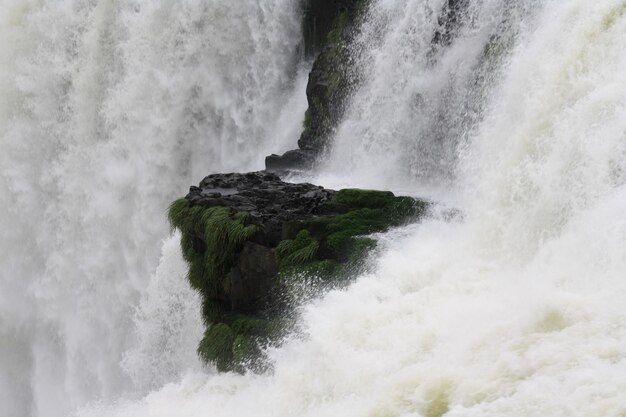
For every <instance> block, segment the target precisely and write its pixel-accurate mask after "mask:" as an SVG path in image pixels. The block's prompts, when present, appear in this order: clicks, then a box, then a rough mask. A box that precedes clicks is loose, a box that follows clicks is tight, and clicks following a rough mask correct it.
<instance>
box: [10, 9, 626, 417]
mask: <svg viewBox="0 0 626 417" xmlns="http://www.w3.org/2000/svg"><path fill="white" fill-rule="evenodd" d="M162 3H164V2H152V3H149V4H143V3H142V2H122V1H118V2H113V1H110V2H105V1H101V2H89V1H82V2H79V1H76V2H70V1H66V2H63V1H58V2H53V3H50V4H45V5H44V4H43V3H38V2H34V1H33V2H25V1H19V2H17V1H16V2H15V3H12V2H9V1H7V0H4V2H3V3H0V4H1V9H0V12H1V13H0V19H2V20H0V31H1V35H2V39H3V40H9V42H6V44H2V45H1V46H0V48H1V50H0V52H2V54H1V56H0V59H1V60H2V61H1V62H2V66H1V67H0V70H1V71H2V77H0V91H1V93H2V97H3V101H2V102H1V103H0V134H1V136H0V140H1V142H0V149H1V150H2V153H0V169H1V170H0V198H1V199H2V201H1V203H2V204H1V205H0V210H1V216H0V227H2V231H3V232H2V241H1V242H0V244H1V245H2V246H1V247H0V249H1V252H0V268H1V269H0V272H1V273H2V276H1V281H0V337H1V339H0V367H1V369H2V373H1V374H0V404H3V406H4V405H5V404H8V406H5V408H4V409H1V410H0V413H6V415H7V416H23V415H29V414H30V415H36V416H57V415H65V414H66V413H68V412H69V411H70V410H74V412H76V413H77V414H78V415H79V416H83V417H95V416H98V417H100V416H111V417H114V416H115V417H122V416H129V417H130V416H133V417H135V416H168V417H170V416H204V415H212V416H225V417H226V416H229V417H230V416H241V417H244V416H246V417H247V416H268V417H270V416H271V417H275V416H285V417H287V416H289V417H291V416H311V417H313V416H315V417H321V416H329V417H330V416H332V417H336V416H341V417H350V416H355V417H356V416H372V417H383V416H403V417H417V416H424V417H440V416H442V415H444V414H445V415H446V416H450V417H456V416H464V417H469V416H481V417H482V416H498V417H502V416H515V417H520V416H537V415H550V416H568V417H570V416H581V417H582V416H585V417H589V416H597V417H607V416H616V417H617V416H624V415H626V395H625V394H624V393H625V392H626V310H625V309H624V308H623V300H624V296H625V295H626V216H624V214H623V213H624V212H625V210H626V71H624V70H623V69H624V68H626V3H625V2H624V1H623V0H596V1H588V0H564V1H556V0H555V1H548V0H534V1H531V0H528V1H518V2H508V1H503V0H500V1H496V0H471V1H470V0H468V1H467V2H465V3H466V4H465V8H464V12H463V18H462V19H460V22H459V26H458V28H456V30H455V31H454V34H453V36H452V38H451V42H450V44H449V45H447V44H443V45H440V46H438V47H435V48H433V47H432V42H431V41H432V39H433V34H434V32H435V30H436V27H437V26H438V25H439V23H440V22H439V19H438V15H439V13H440V11H441V10H442V7H443V4H444V1H443V0H374V1H373V2H372V5H371V7H370V10H369V11H368V13H367V17H366V20H365V22H364V24H363V28H362V31H361V34H360V35H359V37H358V38H357V39H356V41H355V44H354V45H353V54H354V58H355V63H356V65H357V67H358V69H359V71H360V72H361V74H362V77H361V78H362V79H361V82H360V84H359V86H358V88H356V90H355V91H354V93H353V95H352V98H351V103H350V105H349V108H348V110H347V112H346V116H345V120H344V121H343V123H342V124H341V126H340V127H339V129H338V131H337V135H336V138H335V143H334V146H333V147H332V149H331V150H330V152H329V155H328V157H327V158H326V160H325V161H324V164H322V166H320V167H319V169H318V171H317V172H316V173H314V174H313V175H312V179H313V180H315V181H321V182H322V183H323V184H325V185H332V186H344V185H351V186H376V187H385V188H392V189H396V190H401V191H405V192H408V193H416V194H420V195H430V196H432V197H434V198H435V197H436V198H437V199H439V200H440V201H443V202H445V203H447V204H449V205H453V206H455V207H456V208H458V209H459V210H460V212H461V213H462V216H459V217H457V218H455V219H452V220H450V219H446V218H443V219H442V218H440V217H439V216H437V215H433V216H432V218H429V219H428V220H425V221H424V222H422V223H421V224H419V225H414V226H410V227H406V228H401V229H398V230H394V231H391V232H390V233H388V234H386V235H383V236H382V237H381V249H380V251H379V252H378V254H377V256H376V259H375V260H374V268H373V271H372V272H371V273H369V274H367V275H364V276H362V277H360V278H359V279H358V280H357V281H356V282H355V283H354V284H353V285H352V286H350V287H349V288H348V289H346V290H344V291H335V292H332V293H329V294H327V295H326V296H325V297H323V298H321V299H319V300H317V301H315V302H313V303H311V304H310V305H307V306H305V307H304V308H303V311H302V328H303V332H304V333H305V335H306V337H294V338H293V339H291V340H287V341H286V342H285V344H284V346H283V347H281V348H278V349H274V350H272V351H270V352H269V356H270V357H271V358H272V360H273V361H274V363H275V369H274V372H273V373H272V374H271V375H243V376H242V375H237V374H222V375H215V374H214V373H213V372H212V371H211V370H206V369H202V368H201V367H199V365H198V364H197V362H196V359H195V357H194V356H193V347H194V345H195V343H196V340H197V338H198V337H199V333H200V324H199V321H198V317H197V315H198V312H197V306H196V303H197V301H196V300H195V298H194V296H193V294H192V293H191V292H190V291H189V290H188V289H187V287H186V286H185V284H184V279H183V277H182V275H183V273H184V264H183V262H182V260H181V259H180V254H179V250H178V247H177V236H173V237H170V238H168V239H167V240H165V242H164V244H163V245H162V250H161V252H162V254H161V258H160V260H159V255H158V251H159V248H160V247H161V244H160V240H161V239H163V238H166V237H167V236H168V234H167V233H168V231H167V228H166V225H165V222H164V219H163V211H164V207H165V206H166V204H167V201H168V200H169V199H171V198H173V197H174V196H177V195H180V194H181V193H182V192H184V191H181V190H184V189H185V187H186V186H187V185H188V183H190V182H193V181H197V179H198V178H199V177H200V176H201V175H203V174H206V173H209V172H213V171H218V170H221V169H223V170H228V169H237V170H241V171H243V170H246V169H251V168H257V167H258V166H259V165H260V162H261V161H259V158H260V157H261V156H262V155H264V154H265V153H267V152H268V151H274V152H277V151H280V150H281V149H284V148H285V147H288V146H289V141H291V142H292V143H295V138H296V137H297V133H295V132H297V130H298V124H299V121H300V119H301V114H302V111H303V107H304V103H302V101H301V98H302V97H301V96H302V95H303V91H304V86H303V80H304V77H302V74H303V73H302V72H301V73H300V74H301V75H300V76H297V74H298V63H297V59H296V58H297V43H298V38H299V36H298V10H297V7H296V5H295V3H294V4H291V3H290V2H287V1H278V0H276V1H264V2H244V4H242V5H241V7H233V6H232V4H230V3H227V2H221V1H217V0H213V1H208V2H207V1H204V2H200V1H198V2H192V1H186V2H178V3H176V5H174V4H169V5H168V4H162ZM231 3H232V2H231ZM257 3H259V4H257ZM233 9H235V10H233ZM290 100H293V103H291V102H290ZM277 120H278V122H276V121H277ZM290 121H291V122H293V123H289V122H290ZM289 135H291V136H290V137H288V136H289ZM94 400H98V401H97V402H93V401H94ZM5 410H8V411H5Z"/></svg>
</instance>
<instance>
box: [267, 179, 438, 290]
mask: <svg viewBox="0 0 626 417" xmlns="http://www.w3.org/2000/svg"><path fill="white" fill-rule="evenodd" d="M425 209H426V203H423V202H418V201H416V200H414V199H412V198H410V197H396V196H394V195H393V193H391V192H383V191H371V190H358V189H345V190H341V191H339V192H337V194H336V195H335V197H334V199H333V200H332V201H330V202H328V203H326V204H324V206H323V207H322V208H321V211H322V212H323V213H325V215H323V216H319V217H317V218H313V219H311V220H308V221H305V222H300V223H299V224H298V225H296V226H292V230H298V229H299V231H298V232H297V235H296V236H295V238H294V239H291V240H284V241H282V242H281V243H280V244H279V245H278V246H277V247H276V255H277V258H278V260H279V266H280V270H281V274H283V275H289V274H293V273H294V272H295V271H306V272H308V273H314V274H317V275H319V276H320V278H322V279H325V280H327V281H329V280H337V279H339V278H341V277H343V278H344V279H345V278H346V277H349V276H351V275H354V273H356V272H359V271H358V268H356V266H357V265H358V264H359V263H360V261H361V260H362V259H363V257H364V256H365V254H367V252H369V251H370V250H371V249H372V248H374V247H375V245H376V242H375V241H374V240H372V239H370V238H368V237H364V236H365V235H369V234H372V233H377V232H383V231H385V230H387V229H388V228H389V227H392V226H399V225H401V224H402V223H404V222H406V221H408V220H409V219H411V218H415V217H417V216H419V215H421V214H422V213H423V212H424V210H425Z"/></svg>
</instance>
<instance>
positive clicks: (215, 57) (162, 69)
mask: <svg viewBox="0 0 626 417" xmlns="http://www.w3.org/2000/svg"><path fill="white" fill-rule="evenodd" d="M0 39H2V41H1V43H0V96H2V100H1V103H0V199H1V201H0V229H1V230H2V236H1V238H0V274H1V276H0V369H1V371H0V415H1V416H2V417H5V416H7V417H8V416H11V417H12V416H20V417H21V416H28V415H33V416H64V415H67V413H68V412H70V411H71V410H73V409H75V408H76V407H78V406H81V405H83V404H85V403H86V402H88V401H92V400H96V399H114V398H117V397H118V396H119V395H121V394H122V393H124V394H126V395H128V394H130V393H132V392H141V390H142V389H146V388H151V387H155V386H161V385H162V383H164V382H166V381H168V380H170V379H173V378H176V377H177V375H178V374H179V373H180V372H182V370H185V369H187V368H189V367H194V366H197V364H196V362H197V359H196V355H195V353H194V351H195V346H196V345H197V340H198V339H199V338H200V336H201V323H200V319H199V317H198V316H199V312H198V307H197V300H196V296H195V294H194V293H193V292H192V291H190V290H189V289H188V288H187V285H186V284H185V283H184V273H185V267H184V265H183V264H182V260H181V257H180V254H179V251H178V248H177V242H176V240H175V238H174V239H173V240H171V239H170V240H168V241H167V242H166V243H165V245H164V247H163V256H162V262H164V263H165V265H162V266H161V267H159V268H158V269H156V266H157V265H158V263H159V248H160V243H159V241H160V240H161V239H164V238H166V237H167V236H168V234H169V227H168V225H167V221H166V219H165V212H166V209H167V206H168V204H169V203H170V202H171V201H172V200H173V199H174V198H175V197H177V196H178V195H180V193H181V192H183V191H184V190H185V188H186V187H188V185H189V184H191V183H194V182H197V181H199V180H200V179H201V178H202V177H203V176H204V175H206V174H208V173H211V172H220V171H226V170H236V169H237V170H239V169H242V170H251V169H260V168H262V167H263V156H264V155H265V154H268V153H270V152H272V151H276V150H277V149H278V150H280V149H281V148H284V149H287V148H288V147H289V146H290V143H289V141H291V140H292V138H293V137H294V136H295V135H297V133H298V132H299V129H300V127H301V121H300V118H301V115H302V114H303V112H304V111H305V109H306V99H305V97H304V96H303V95H302V94H301V91H303V89H304V88H305V85H306V75H307V72H306V71H305V68H300V66H302V63H301V62H300V55H299V54H300V53H299V50H300V49H301V48H300V46H299V44H300V42H301V41H300V11H299V7H298V5H297V3H296V2H285V1H279V0H276V1H272V0H270V1H263V2H260V3H258V4H256V3H254V4H253V3H250V4H247V5H246V6H245V7H243V6H242V7H232V3H231V2H228V1H219V0H215V1H210V2H206V1H194V0H190V1H179V2H166V1H152V2H143V1H115V0H103V1H95V0H94V1H90V0H88V1H74V0H68V1H55V2H42V1H23V0H18V1H13V0H3V1H2V2H0ZM151 275H153V277H152V279H151V280H150V276H151ZM147 316H149V317H147Z"/></svg>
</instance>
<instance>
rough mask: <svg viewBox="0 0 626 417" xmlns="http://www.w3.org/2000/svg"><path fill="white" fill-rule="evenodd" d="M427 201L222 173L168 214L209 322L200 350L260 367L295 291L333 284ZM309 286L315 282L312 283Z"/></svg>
mask: <svg viewBox="0 0 626 417" xmlns="http://www.w3.org/2000/svg"><path fill="white" fill-rule="evenodd" d="M427 206H428V203H426V202H424V201H421V200H416V199H413V198H410V197H396V196H394V195H393V194H392V193H390V192H382V191H369V190H357V189H346V190H340V191H333V190H327V189H325V188H323V187H319V186H315V185H312V184H291V183H286V182H283V181H281V180H280V178H279V177H278V176H277V175H275V174H272V173H268V172H264V171H262V172H252V173H247V174H217V175H210V176H208V177H206V178H205V179H204V180H202V182H201V183H200V185H199V186H198V187H191V189H190V192H189V194H188V195H187V196H186V197H185V198H181V199H179V200H176V201H175V202H174V203H172V205H171V206H170V209H169V219H170V222H171V224H172V227H174V228H177V229H179V230H180V231H181V233H182V239H181V246H182V252H183V256H184V258H185V260H186V261H187V262H188V264H189V273H188V279H189V283H190V284H191V286H192V287H193V288H195V289H196V290H198V291H199V292H200V294H201V295H202V300H203V311H202V314H203V317H204V320H205V323H206V325H207V331H206V333H205V336H204V339H203V340H202V342H201V343H200V346H199V348H198V352H199V354H200V356H201V357H202V358H203V359H204V360H205V361H207V362H212V363H214V364H216V366H217V367H218V369H219V370H222V371H227V370H237V371H243V370H245V369H253V370H262V369H264V366H265V364H264V361H263V358H262V354H261V351H262V349H261V348H262V347H263V346H264V345H266V344H267V343H270V342H271V341H273V340H277V339H278V338H279V337H280V335H281V334H282V332H283V331H284V330H285V328H286V326H285V320H286V319H287V318H288V317H289V314H290V305H289V292H290V288H292V287H293V286H298V285H301V284H302V283H303V282H305V281H306V282H310V280H315V281H316V282H317V283H319V284H321V285H322V286H324V285H328V286H330V285H336V284H337V283H339V282H342V281H345V280H346V279H349V278H350V277H351V276H353V275H354V274H355V273H356V272H358V271H359V266H360V265H361V264H362V263H361V262H360V261H361V260H362V259H363V257H364V256H365V255H366V253H367V252H368V251H369V250H370V249H371V248H372V247H374V246H375V241H374V240H372V239H371V238H369V237H367V235H369V234H371V233H375V232H382V231H385V230H387V229H388V228H389V227H392V226H399V225H401V224H403V223H406V222H410V221H414V220H416V219H418V218H419V217H420V216H421V215H422V214H423V213H424V211H425V210H426V208H427ZM307 280H308V281H307Z"/></svg>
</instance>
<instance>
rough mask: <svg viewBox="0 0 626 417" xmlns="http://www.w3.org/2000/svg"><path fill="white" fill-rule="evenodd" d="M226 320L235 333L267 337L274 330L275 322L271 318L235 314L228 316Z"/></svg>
mask: <svg viewBox="0 0 626 417" xmlns="http://www.w3.org/2000/svg"><path fill="white" fill-rule="evenodd" d="M227 321H228V322H229V323H230V326H231V328H232V329H233V331H234V332H235V333H236V334H243V335H247V336H259V337H267V336H270V335H272V334H273V333H274V332H275V331H276V329H275V324H274V323H273V322H272V321H271V320H265V319H260V318H258V317H254V316H250V315H243V314H235V315H232V316H230V317H229V318H228V319H227Z"/></svg>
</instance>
